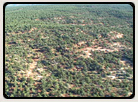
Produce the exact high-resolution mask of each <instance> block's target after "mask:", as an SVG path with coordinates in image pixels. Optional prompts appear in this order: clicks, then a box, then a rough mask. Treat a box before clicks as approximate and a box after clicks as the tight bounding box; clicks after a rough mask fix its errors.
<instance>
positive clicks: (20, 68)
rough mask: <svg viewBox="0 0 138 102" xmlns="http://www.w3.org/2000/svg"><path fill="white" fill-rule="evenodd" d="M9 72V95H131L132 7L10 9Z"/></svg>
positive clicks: (7, 16) (7, 30) (7, 11)
mask: <svg viewBox="0 0 138 102" xmlns="http://www.w3.org/2000/svg"><path fill="white" fill-rule="evenodd" d="M4 70H5V80H4V85H5V89H4V90H5V95H6V96H7V97H130V96H131V95H132V94H133V84H134V83H133V8H132V6H131V5H129V4H59V5H56V4H55V5H32V6H14V7H6V8H5V69H4Z"/></svg>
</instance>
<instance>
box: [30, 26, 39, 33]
mask: <svg viewBox="0 0 138 102" xmlns="http://www.w3.org/2000/svg"><path fill="white" fill-rule="evenodd" d="M34 30H37V28H35V27H33V28H31V29H30V31H29V33H31V32H32V31H34Z"/></svg>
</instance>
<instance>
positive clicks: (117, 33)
mask: <svg viewBox="0 0 138 102" xmlns="http://www.w3.org/2000/svg"><path fill="white" fill-rule="evenodd" d="M111 33H113V34H114V36H112V37H111V39H116V38H123V35H124V34H121V33H119V32H116V31H110V33H109V34H108V36H111V35H110V34H111Z"/></svg>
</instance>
